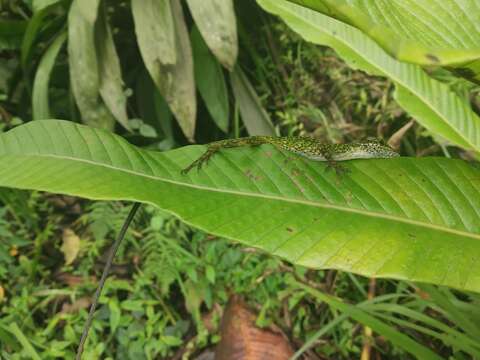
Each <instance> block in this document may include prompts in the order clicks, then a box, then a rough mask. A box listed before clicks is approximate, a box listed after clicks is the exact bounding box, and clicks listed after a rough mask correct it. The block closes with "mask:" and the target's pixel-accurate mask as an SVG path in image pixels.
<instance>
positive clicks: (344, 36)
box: [257, 0, 480, 152]
mask: <svg viewBox="0 0 480 360" xmlns="http://www.w3.org/2000/svg"><path fill="white" fill-rule="evenodd" d="M257 1H258V3H259V4H260V5H261V6H262V7H263V8H264V9H265V10H267V11H269V12H272V13H274V14H277V15H279V16H281V17H282V19H283V20H284V21H285V22H286V23H287V24H288V25H289V26H290V27H291V28H292V29H293V30H294V31H296V32H298V33H299V34H300V35H301V36H302V37H304V38H305V39H306V40H308V41H311V42H313V43H316V44H321V45H327V46H331V47H332V48H334V49H335V50H336V51H337V52H338V53H339V55H340V56H341V57H342V58H343V59H345V60H346V61H347V62H348V63H349V65H351V66H352V67H354V68H358V69H361V70H364V71H367V72H368V73H370V74H372V75H381V76H386V77H388V78H390V79H391V80H393V82H394V83H395V86H396V94H395V95H396V99H397V101H398V102H399V103H400V105H401V106H402V107H403V108H404V109H405V110H407V111H408V112H409V113H410V115H412V116H414V117H415V119H416V120H417V121H418V122H419V123H420V124H422V125H423V126H425V127H426V128H427V129H429V130H430V131H431V132H432V133H434V134H437V135H440V136H442V137H443V138H445V139H447V140H448V141H450V142H452V143H453V144H456V145H459V146H462V147H465V148H467V149H473V150H475V151H477V152H478V151H480V117H478V115H476V114H475V113H474V112H473V111H472V109H471V108H470V106H469V104H467V103H466V101H465V100H464V99H462V98H461V97H459V96H458V95H456V94H455V93H454V92H453V91H451V90H450V88H449V87H448V86H447V85H445V84H443V83H441V82H439V81H436V80H434V79H432V78H431V77H429V76H428V75H427V74H426V73H425V72H424V71H423V69H422V68H421V67H420V66H417V65H412V64H405V63H401V62H399V61H397V60H395V59H393V58H392V57H390V56H389V55H388V54H386V53H385V51H384V50H383V49H382V48H380V47H379V46H378V45H377V44H376V43H375V42H374V41H373V40H371V39H370V38H369V37H367V36H366V35H364V34H362V32H361V31H359V30H357V29H355V28H352V27H351V26H349V25H345V24H343V23H342V22H340V21H337V20H335V19H332V18H330V17H328V16H325V15H322V14H320V13H316V12H314V11H312V10H309V9H306V8H303V7H300V6H298V5H295V4H291V3H290V2H288V1H287V0H257Z"/></svg>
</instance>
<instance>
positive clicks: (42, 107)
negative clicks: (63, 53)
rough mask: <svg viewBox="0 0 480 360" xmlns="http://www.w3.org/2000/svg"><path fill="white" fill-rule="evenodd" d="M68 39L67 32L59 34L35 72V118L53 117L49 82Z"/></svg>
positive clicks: (33, 100)
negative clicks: (49, 96) (58, 56)
mask: <svg viewBox="0 0 480 360" xmlns="http://www.w3.org/2000/svg"><path fill="white" fill-rule="evenodd" d="M66 39H67V33H66V32H64V33H61V34H60V35H58V36H57V38H56V39H55V40H54V41H53V42H52V44H51V45H50V46H49V48H48V49H47V51H45V54H44V55H43V56H42V59H41V60H40V64H39V65H38V68H37V71H36V72H35V80H34V82H33V92H32V112H33V119H34V120H40V119H48V118H50V117H51V115H50V106H49V101H48V93H49V91H48V89H49V86H48V84H49V82H50V74H51V72H52V69H53V67H54V65H55V60H56V58H57V55H58V53H59V52H60V50H61V48H62V46H63V43H64V42H65V40H66Z"/></svg>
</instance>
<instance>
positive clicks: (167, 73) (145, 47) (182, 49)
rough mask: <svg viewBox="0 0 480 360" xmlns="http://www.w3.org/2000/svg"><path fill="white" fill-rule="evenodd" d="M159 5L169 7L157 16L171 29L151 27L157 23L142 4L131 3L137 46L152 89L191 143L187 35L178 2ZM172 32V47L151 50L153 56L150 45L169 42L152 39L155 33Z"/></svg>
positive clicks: (192, 116)
mask: <svg viewBox="0 0 480 360" xmlns="http://www.w3.org/2000/svg"><path fill="white" fill-rule="evenodd" d="M161 3H165V4H166V3H169V4H170V6H167V5H164V7H162V10H161V11H162V13H159V14H158V17H159V18H160V19H163V20H165V19H164V18H165V17H167V16H168V17H170V20H171V19H173V21H172V24H173V25H171V24H170V22H167V21H162V23H164V25H165V26H163V27H158V26H155V27H154V25H153V24H152V23H151V22H158V19H157V18H155V17H153V18H149V17H147V16H145V14H144V12H145V11H144V8H143V7H144V1H142V0H134V1H132V13H133V18H134V21H135V32H136V34H137V39H138V45H139V47H140V52H141V54H142V58H143V61H144V63H145V66H146V68H147V70H148V72H149V73H150V76H151V77H152V79H153V81H154V83H155V85H156V86H157V88H158V89H159V91H160V93H161V94H162V96H163V97H164V98H165V100H166V101H167V103H168V105H169V106H170V109H171V110H172V113H173V114H174V115H175V118H176V119H177V121H178V123H179V125H180V127H181V129H182V131H183V133H184V134H185V136H186V137H187V138H188V139H189V140H191V141H193V135H194V132H195V120H196V119H195V118H196V111H197V104H196V98H195V80H194V74H193V61H192V50H191V47H190V39H189V34H188V32H187V27H186V25H185V19H184V16H183V10H182V7H181V4H180V2H179V1H178V0H171V1H161ZM162 23H161V24H162ZM170 26H173V28H170ZM171 31H173V34H174V38H175V41H174V47H173V48H171V49H167V45H170V42H169V41H168V42H165V43H164V46H162V47H161V48H159V47H158V46H157V47H154V48H155V49H157V51H158V52H157V53H153V52H152V51H151V50H152V49H151V48H152V44H154V43H155V41H156V39H157V38H161V37H162V36H163V37H165V38H169V36H168V37H167V36H166V35H159V34H157V35H154V33H155V34H156V33H157V32H161V33H162V34H163V33H165V32H168V34H169V33H170V32H171ZM170 51H174V53H175V55H174V56H171V55H169V52H170Z"/></svg>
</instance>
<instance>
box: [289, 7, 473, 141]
mask: <svg viewBox="0 0 480 360" xmlns="http://www.w3.org/2000/svg"><path fill="white" fill-rule="evenodd" d="M280 6H281V7H282V8H283V9H284V10H286V11H288V12H289V13H290V15H291V16H293V17H295V18H296V19H297V20H301V21H307V22H308V24H310V25H311V26H313V27H314V28H315V29H317V30H318V31H320V32H322V33H324V34H326V35H327V36H332V37H334V38H335V39H337V40H338V41H340V42H341V43H342V44H343V45H345V47H347V48H349V49H350V50H351V51H354V52H355V53H356V54H357V55H359V56H360V57H361V58H362V59H364V60H365V61H367V62H368V63H369V64H370V65H371V66H372V67H374V68H375V69H377V71H379V72H381V73H382V74H383V76H386V75H385V71H384V70H383V69H382V68H381V67H379V66H378V65H377V64H376V63H374V62H372V61H370V60H369V59H368V58H366V57H365V56H364V55H363V53H361V52H359V51H358V50H357V49H356V48H355V47H353V46H351V45H350V43H349V42H347V41H345V40H344V39H343V38H342V37H340V36H336V35H333V34H331V33H329V32H327V31H325V30H324V29H323V28H321V27H319V26H317V25H316V24H315V23H312V22H311V21H309V20H308V19H305V18H302V17H301V16H299V15H297V14H296V13H295V12H293V11H292V10H291V9H290V8H289V7H288V6H284V5H282V4H280ZM322 15H323V14H322ZM323 16H326V15H323ZM336 21H338V20H336ZM345 25H347V26H351V25H348V24H345ZM352 29H355V30H358V29H356V28H354V27H352ZM358 31H360V30H358ZM375 45H377V44H375ZM377 46H378V45H377ZM382 50H383V49H382ZM385 54H386V53H385ZM386 55H387V56H388V54H386ZM397 61H399V60H397ZM404 65H408V64H404ZM420 70H421V69H420ZM421 71H423V70H421ZM388 77H390V78H391V79H392V80H393V81H394V82H397V83H398V84H399V85H401V86H403V87H404V88H406V89H408V90H409V91H411V92H412V93H413V94H415V96H416V97H417V98H418V99H420V100H421V101H422V102H423V103H424V104H430V102H429V101H426V99H425V97H424V96H423V95H422V94H419V93H418V92H417V91H416V88H415V87H413V88H412V87H411V86H409V85H408V84H406V83H405V82H404V81H403V80H402V79H401V78H400V79H399V78H398V77H397V76H396V74H392V73H389V74H388ZM428 108H429V109H430V110H431V111H432V112H434V113H435V114H437V116H438V117H440V118H441V119H444V122H445V124H446V125H447V126H448V127H449V128H450V129H451V130H452V131H453V132H455V133H456V134H457V136H459V137H460V138H461V139H463V141H465V142H466V143H467V144H469V145H470V146H471V148H472V149H477V145H476V144H473V143H472V141H471V140H470V138H469V137H468V136H467V137H466V136H464V135H463V134H462V132H461V131H460V130H458V129H457V128H456V127H454V126H453V125H452V124H451V123H450V122H449V121H447V120H446V119H445V116H444V115H443V114H441V113H440V112H438V111H437V108H436V107H434V106H430V105H428Z"/></svg>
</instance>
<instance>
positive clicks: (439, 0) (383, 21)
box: [288, 0, 480, 81]
mask: <svg viewBox="0 0 480 360" xmlns="http://www.w3.org/2000/svg"><path fill="white" fill-rule="evenodd" d="M288 1H290V2H292V3H297V4H300V5H303V6H306V7H309V8H311V9H314V10H316V11H319V12H322V13H323V14H325V15H328V16H332V17H334V18H337V19H339V20H341V21H343V22H345V23H347V24H350V25H352V26H355V27H356V28H358V29H360V30H361V31H363V32H364V33H365V34H367V35H368V36H370V37H371V38H372V39H374V40H375V41H376V42H378V44H380V45H381V46H382V47H383V48H384V49H385V50H386V51H387V52H388V53H390V54H391V55H392V56H394V57H396V58H398V59H399V60H402V61H407V62H412V63H416V64H422V65H452V66H455V67H459V68H460V69H470V70H467V71H463V72H462V74H463V75H465V76H466V77H468V78H471V79H474V78H475V80H477V81H479V80H480V77H479V72H480V61H479V59H480V32H479V31H478V25H477V23H478V18H479V16H480V5H479V3H478V1H477V0H406V1H405V0H288Z"/></svg>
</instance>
